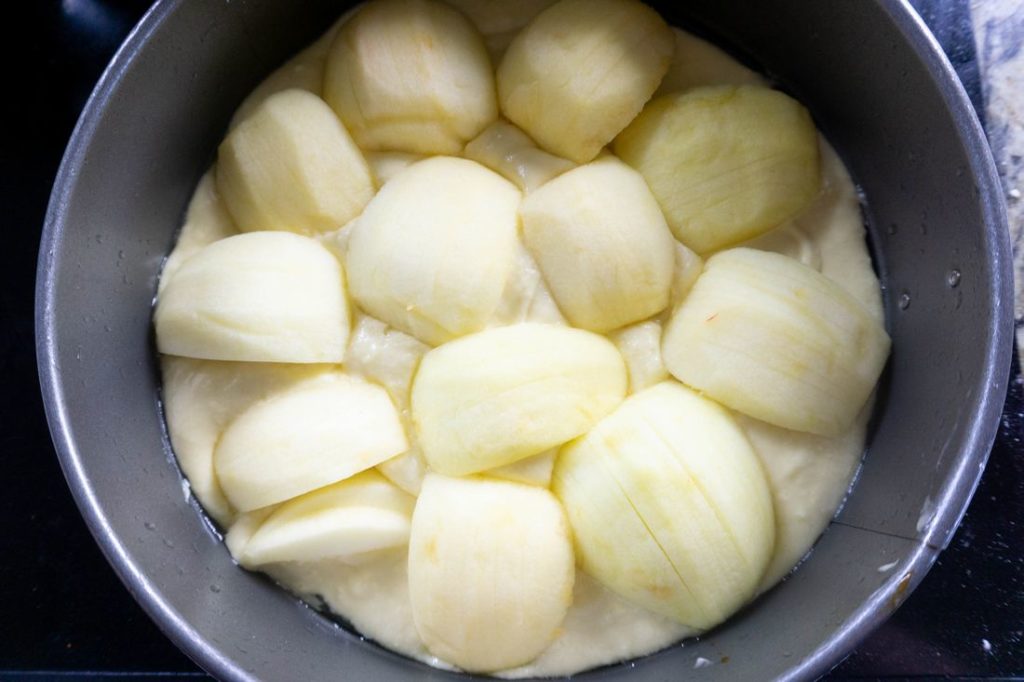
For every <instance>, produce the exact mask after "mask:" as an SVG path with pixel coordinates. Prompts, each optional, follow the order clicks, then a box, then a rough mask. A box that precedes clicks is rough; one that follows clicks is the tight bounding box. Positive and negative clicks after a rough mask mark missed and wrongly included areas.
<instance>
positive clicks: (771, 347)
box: [662, 249, 890, 435]
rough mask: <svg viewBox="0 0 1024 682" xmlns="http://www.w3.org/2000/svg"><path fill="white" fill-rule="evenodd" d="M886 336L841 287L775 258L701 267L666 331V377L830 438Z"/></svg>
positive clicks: (878, 365)
mask: <svg viewBox="0 0 1024 682" xmlns="http://www.w3.org/2000/svg"><path fill="white" fill-rule="evenodd" d="M889 346H890V342H889V336H888V335H887V334H886V332H885V329H883V328H882V326H881V325H880V324H879V323H878V322H877V321H876V320H875V319H874V318H873V317H872V316H871V314H870V313H869V312H868V311H867V310H866V309H865V308H864V306H862V305H861V304H860V303H859V302H858V301H857V300H856V299H854V298H853V297H852V296H850V295H849V294H848V293H846V291H844V290H843V289H842V287H840V286H839V285H838V284H836V283H835V282H833V281H832V280H830V279H828V278H827V277H825V276H824V275H822V274H821V273H819V272H817V271H815V270H813V269H811V268H809V267H807V266H806V265H803V264H802V263H800V262H798V261H796V260H794V259H792V258H789V257H787V256H783V255H780V254H776V253H768V252H765V251H757V250H754V249H730V250H728V251H723V252H722V253H719V254H716V255H715V256H713V257H711V258H710V259H708V262H707V264H706V265H705V267H704V272H703V274H701V276H700V278H699V279H698V280H697V283H696V284H694V285H693V290H692V291H690V294H689V295H688V296H687V297H686V299H685V300H684V301H683V304H682V305H681V306H680V307H679V309H678V310H676V312H675V314H674V315H673V316H672V319H671V321H670V322H669V324H668V327H667V328H666V330H665V337H664V341H663V345H662V354H663V356H664V358H665V365H666V366H667V367H668V370H669V372H671V373H672V375H673V376H675V377H676V378H678V379H679V380H680V381H682V382H683V383H686V384H688V385H690V386H692V387H694V388H696V389H697V390H699V391H701V392H702V393H704V394H705V395H707V396H709V397H711V398H713V399H714V400H717V401H718V402H720V403H722V404H723V405H726V406H728V407H730V408H732V409H734V410H736V411H738V412H743V413H744V414H749V415H750V416H752V417H756V418H758V419H761V420H763V421H766V422H768V423H770V424H775V425H776V426H782V427H784V428H788V429H794V430H796V431H806V432H809V433H816V434H819V435H837V434H839V433H841V432H843V431H845V430H846V429H847V428H849V427H850V425H851V424H852V423H853V420H854V418H855V417H856V416H857V413H858V412H859V411H860V409H861V408H862V407H863V406H864V404H865V403H866V402H867V400H868V397H869V396H870V394H871V391H872V390H873V389H874V387H875V383H876V382H877V381H878V377H879V375H880V374H881V372H882V368H883V367H884V365H885V361H886V358H887V357H888V355H889Z"/></svg>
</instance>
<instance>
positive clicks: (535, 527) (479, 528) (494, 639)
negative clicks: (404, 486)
mask: <svg viewBox="0 0 1024 682" xmlns="http://www.w3.org/2000/svg"><path fill="white" fill-rule="evenodd" d="M574 579H575V568H574V565H573V552H572V540H571V537H570V535H569V527H568V524H567V523H566V520H565V512H563V511H562V507H561V505H559V504H558V501H557V500H556V499H555V497H554V496H553V495H552V494H551V493H549V492H548V491H547V490H543V489H541V488H537V487H534V486H527V485H519V484H516V483H509V482H506V481H494V480H488V479H481V478H462V479H459V478H446V477H444V476H438V475H437V474H431V475H429V476H427V479H426V480H425V481H424V482H423V492H422V493H421V494H420V497H419V500H418V501H417V503H416V510H415V511H414V512H413V517H412V535H411V538H410V541H409V597H410V599H411V600H412V613H413V619H414V621H415V623H416V629H417V630H418V631H419V633H420V637H421V638H422V639H423V643H424V644H425V645H426V646H427V649H428V650H429V651H430V652H431V653H432V654H434V655H435V656H438V657H439V658H441V659H442V660H445V661H448V662H450V663H453V664H455V665H457V666H459V667H460V668H462V669H463V670H466V671H468V672H493V671H497V670H504V669H507V668H512V667H514V666H517V665H522V664H524V663H528V662H529V661H531V660H533V659H534V658H536V657H537V655H538V654H540V653H541V652H542V651H544V649H546V648H547V647H548V645H549V644H550V643H551V642H552V641H553V640H554V639H555V637H556V636H557V633H558V627H559V626H560V625H561V624H562V621H563V619H564V618H565V614H566V612H567V611H568V609H569V604H570V602H571V601H572V588H573V582H574Z"/></svg>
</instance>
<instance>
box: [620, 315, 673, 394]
mask: <svg viewBox="0 0 1024 682" xmlns="http://www.w3.org/2000/svg"><path fill="white" fill-rule="evenodd" d="M609 338H610V339H611V341H612V343H614V344H615V345H616V346H617V347H618V349H619V352H620V353H622V357H623V359H624V360H625V361H626V368H627V369H628V370H629V392H630V393H639V392H640V391H642V390H644V389H645V388H650V387H651V386H654V385H655V384H660V383H661V382H662V381H665V380H666V379H668V378H669V375H668V370H667V369H665V362H664V361H663V360H662V359H661V323H660V322H656V321H654V320H648V321H647V322H641V323H640V324H634V325H632V326H629V327H624V328H623V329H620V330H619V331H617V332H615V333H614V334H612V335H610V336H609Z"/></svg>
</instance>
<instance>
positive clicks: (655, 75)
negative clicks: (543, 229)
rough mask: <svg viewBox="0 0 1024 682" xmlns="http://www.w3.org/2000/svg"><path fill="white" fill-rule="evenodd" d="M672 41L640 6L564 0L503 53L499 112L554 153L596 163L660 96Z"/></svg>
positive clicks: (612, 0) (616, 0) (632, 1)
mask: <svg viewBox="0 0 1024 682" xmlns="http://www.w3.org/2000/svg"><path fill="white" fill-rule="evenodd" d="M673 40H674V38H673V36H672V30H671V29H670V28H669V27H668V26H667V25H666V24H665V22H664V21H663V20H662V19H661V17H660V16H658V14H657V12H655V11H654V10H652V9H651V8H650V7H648V6H647V5H644V4H643V3H641V2H638V1H637V0H560V2H557V3H555V4H554V5H552V6H551V7H549V8H548V9H546V10H544V11H543V12H541V13H540V14H539V15H538V16H537V17H536V18H535V19H534V20H533V21H532V22H530V24H529V25H527V27H526V28H524V29H523V30H522V32H520V33H519V35H518V36H516V38H515V40H513V41H512V44H511V45H510V46H509V48H508V51H507V52H506V53H505V56H504V58H503V59H502V61H501V64H500V65H499V67H498V76H497V80H498V98H499V100H500V102H501V111H502V113H503V114H504V115H505V116H506V117H507V118H508V119H509V120H510V121H512V122H513V123H515V124H516V125H517V126H519V127H520V128H522V129H523V130H524V131H525V132H526V133H527V134H528V135H529V136H530V137H532V138H533V139H534V140H536V141H537V143H538V144H539V145H540V146H541V147H543V148H544V149H546V150H547V151H549V152H551V153H552V154H557V155H558V156H562V157H565V158H567V159H570V160H571V161H575V162H576V163H587V162H588V161H592V160H593V159H594V157H596V156H597V155H598V153H599V152H600V151H601V149H602V148H603V147H604V146H605V145H606V144H608V143H609V142H611V141H612V139H613V138H614V137H615V136H616V135H618V134H619V132H621V131H622V129H623V128H625V127H626V126H627V125H628V124H629V122H630V121H631V120H633V117H635V116H636V115H637V114H638V113H640V110H641V109H642V108H643V106H644V103H645V102H647V100H648V99H650V97H651V95H652V94H654V91H655V90H656V89H657V87H658V84H659V83H660V82H661V78H662V76H664V75H665V71H666V70H667V69H668V65H669V62H670V61H671V59H672V49H673V47H672V44H673Z"/></svg>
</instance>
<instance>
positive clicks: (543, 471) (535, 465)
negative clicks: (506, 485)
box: [483, 448, 558, 488]
mask: <svg viewBox="0 0 1024 682" xmlns="http://www.w3.org/2000/svg"><path fill="white" fill-rule="evenodd" d="M557 455H558V449H557V448H552V449H550V450H546V451H545V452H542V453H540V454H539V455H534V456H532V457H527V458H526V459H520V460H518V461H516V462H512V463H511V464H506V465H505V466H501V467H497V468H496V469H489V470H488V471H485V472H483V473H484V474H486V475H487V476H491V477H493V478H500V479H503V480H506V481H514V482H516V483H525V484H527V485H537V486H540V487H541V488H547V487H548V486H550V485H551V472H552V471H553V470H554V468H555V457H556V456H557Z"/></svg>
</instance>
